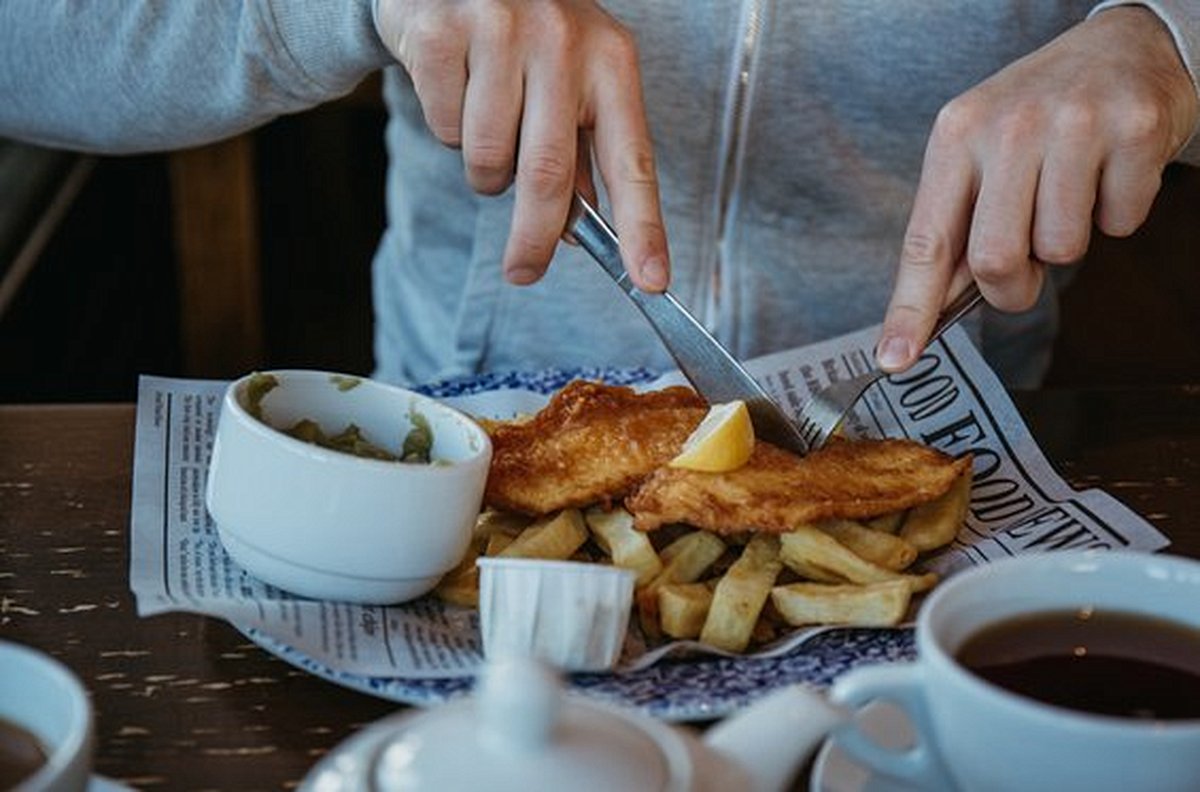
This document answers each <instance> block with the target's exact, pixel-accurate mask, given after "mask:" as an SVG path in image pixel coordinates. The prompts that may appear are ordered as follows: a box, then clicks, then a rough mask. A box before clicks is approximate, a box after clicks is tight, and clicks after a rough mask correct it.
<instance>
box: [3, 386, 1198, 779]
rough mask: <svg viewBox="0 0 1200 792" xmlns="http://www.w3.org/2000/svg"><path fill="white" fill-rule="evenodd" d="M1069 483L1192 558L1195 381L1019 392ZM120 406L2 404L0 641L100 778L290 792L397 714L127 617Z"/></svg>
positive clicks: (215, 631)
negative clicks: (91, 729)
mask: <svg viewBox="0 0 1200 792" xmlns="http://www.w3.org/2000/svg"><path fill="white" fill-rule="evenodd" d="M1014 398H1015V400H1016V401H1017V404H1018V407H1019V408H1020V409H1021V411H1022V413H1023V414H1024V415H1025V416H1026V419H1027V421H1028V422H1029V424H1030V427H1031V429H1032V431H1033V434H1034V437H1036V438H1038V440H1039V442H1040V444H1041V446H1042V449H1043V450H1044V451H1045V453H1046V455H1047V457H1048V458H1049V459H1050V461H1051V462H1052V463H1053V464H1054V465H1055V467H1056V468H1057V469H1058V470H1059V471H1060V472H1061V473H1062V474H1063V476H1064V478H1066V480H1067V481H1068V482H1070V483H1071V484H1072V485H1074V486H1076V487H1081V488H1082V487H1100V488H1102V489H1105V490H1106V491H1108V492H1109V493H1110V494H1112V495H1114V496H1115V497H1117V498H1118V499H1120V500H1122V501H1124V502H1125V503H1126V504H1127V505H1128V506H1130V507H1131V508H1132V509H1133V510H1134V511H1136V512H1138V513H1139V514H1141V515H1143V516H1144V517H1145V518H1146V519H1147V520H1148V521H1149V522H1151V523H1152V524H1154V525H1155V526H1156V527H1157V528H1158V529H1159V530H1161V531H1162V532H1163V533H1164V534H1166V535H1167V536H1168V537H1170V538H1171V540H1172V545H1171V547H1170V548H1168V552H1172V553H1178V554H1181V555H1189V556H1193V557H1200V518H1198V517H1197V515H1200V387H1189V388H1170V389H1139V390H1088V391H1043V392H1036V393H1025V394H1016V396H1015V397H1014ZM133 427H134V408H133V406H132V405H30V406H0V637H3V638H6V639H10V640H16V641H20V642H23V643H27V644H30V645H32V646H36V647H39V648H41V649H43V650H46V651H48V652H50V653H51V654H53V655H55V656H56V657H58V658H59V659H61V660H62V661H64V662H65V663H66V664H67V665H68V666H70V667H71V668H72V669H74V670H75V671H76V672H77V673H78V674H79V675H80V676H81V677H82V679H83V680H84V683H85V684H86V685H87V687H88V689H89V690H90V691H91V694H92V697H93V701H94V703H95V708H96V718H97V731H98V739H99V742H98V746H97V753H96V758H95V769H96V772H97V773H100V774H103V775H106V776H109V777H111V778H114V779H117V780H120V781H123V782H125V783H127V784H129V785H131V786H133V787H136V788H138V789H208V790H221V789H229V790H233V789H237V790H244V789H288V788H293V787H295V786H296V784H298V783H299V781H300V779H302V778H303V777H304V775H305V774H306V773H307V772H308V770H309V769H310V768H311V766H312V765H313V763H315V762H316V761H317V760H318V759H319V758H320V757H321V756H322V755H323V754H324V753H325V752H326V751H328V750H329V749H330V748H332V747H333V746H335V745H337V744H338V743H339V742H341V741H342V740H343V739H345V738H346V737H348V736H349V735H350V734H352V733H353V732H354V731H356V730H357V729H359V728H360V727H361V726H363V725H364V724H367V723H369V722H371V721H374V720H376V719H378V718H380V717H383V716H384V715H386V714H388V713H391V712H394V711H395V710H397V709H398V708H399V705H397V704H394V703H392V702H387V701H383V700H379V699H375V698H372V697H370V696H367V695H365V694H361V693H357V692H354V691H351V690H348V689H345V688H342V687H340V686H337V685H334V684H332V683H330V682H326V681H324V680H321V679H318V678H316V677H314V676H311V675H309V674H307V673H305V672H303V671H300V670H298V669H296V668H294V667H293V666H291V665H288V664H287V663H284V662H283V661H281V660H278V659H277V658H275V657H274V656H272V655H270V654H268V653H266V652H265V651H263V650H261V649H260V648H258V647H257V646H256V645H254V644H252V643H250V642H249V641H248V640H247V639H246V638H245V637H243V636H242V635H241V634H240V633H239V632H237V631H236V630H234V629H233V628H232V627H230V626H229V625H228V624H226V623H225V622H222V621H220V620H218V619H214V618H208V617H202V616H193V615H188V614H167V615H160V616H153V617H149V618H139V617H138V616H137V613H136V609H135V605H134V600H133V595H132V594H131V593H130V591H129V584H128V581H129V571H128V565H129V540H128V536H129V519H130V486H131V480H132V470H131V468H132V460H133V432H134V428H133Z"/></svg>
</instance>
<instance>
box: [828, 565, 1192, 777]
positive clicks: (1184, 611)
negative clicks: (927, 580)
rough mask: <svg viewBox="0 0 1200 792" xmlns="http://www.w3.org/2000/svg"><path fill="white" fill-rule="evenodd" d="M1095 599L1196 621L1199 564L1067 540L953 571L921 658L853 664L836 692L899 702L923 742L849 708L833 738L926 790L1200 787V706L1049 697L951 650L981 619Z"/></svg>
mask: <svg viewBox="0 0 1200 792" xmlns="http://www.w3.org/2000/svg"><path fill="white" fill-rule="evenodd" d="M1086 608H1094V609H1095V611H1096V612H1117V611H1119V612H1123V613H1132V614H1142V615H1147V616H1152V617H1157V618H1160V619H1166V620H1169V621H1173V622H1177V623H1180V624H1183V625H1188V626H1190V627H1194V628H1196V629H1197V630H1200V563H1197V562H1195V561H1191V560H1188V559H1184V558H1180V557H1176V556H1169V555H1152V554H1148V553H1135V552H1126V551H1109V552H1076V551H1061V552H1052V553H1047V554H1044V555H1035V556H1023V557H1019V558H1013V559H1007V560H1003V561H998V562H994V563H991V564H987V565H984V566H981V567H979V568H976V569H972V570H970V571H968V572H963V573H961V574H959V575H957V576H955V577H954V578H952V579H950V580H948V581H947V582H945V583H943V584H942V585H941V586H940V587H939V588H938V589H937V590H935V592H934V593H933V595H932V596H931V597H930V598H929V600H928V601H926V602H925V604H924V606H923V607H922V609H921V611H920V613H919V615H918V617H917V656H918V659H917V660H916V662H913V663H905V664H898V665H890V666H883V665H881V666H870V667H865V668H860V669H857V670H854V671H851V672H849V673H848V674H846V675H844V676H843V677H841V678H840V679H839V680H838V681H837V682H836V683H835V685H834V686H833V689H832V691H831V697H832V698H833V700H834V701H836V702H838V703H840V704H842V705H845V706H847V707H849V708H851V709H855V708H858V707H861V706H864V705H866V704H867V703H868V702H870V701H873V700H877V699H878V700H885V701H889V702H892V703H894V704H896V705H898V706H900V707H901V708H902V709H903V710H904V711H905V712H906V714H907V715H908V717H909V719H910V721H911V722H912V724H913V728H914V731H915V732H916V744H915V745H914V746H912V747H911V748H908V749H905V750H899V751H894V750H889V749H887V748H884V747H883V746H881V745H879V744H878V743H876V742H874V741H872V740H871V739H870V738H869V737H867V736H866V735H865V734H864V733H863V732H862V731H861V730H860V729H859V728H858V726H857V725H856V724H855V722H854V720H849V721H848V722H847V723H845V724H844V725H843V726H842V727H841V728H840V729H839V731H837V732H836V733H835V735H834V739H835V741H836V743H837V745H838V747H840V748H841V749H842V750H843V751H844V752H845V753H847V754H849V755H850V756H851V757H853V758H854V760H855V761H857V762H858V763H860V764H862V765H863V766H864V767H868V768H870V769H871V770H872V771H873V772H875V773H877V774H880V775H884V776H890V777H894V778H899V779H903V780H906V781H908V782H910V783H912V784H913V785H914V786H915V787H917V788H920V789H954V788H958V789H969V790H1036V789H1047V790H1049V789H1054V790H1066V789H1086V790H1089V792H1099V791H1101V790H1131V789H1139V790H1141V789H1145V790H1156V791H1157V792H1164V791H1166V790H1181V791H1182V790H1196V789H1200V719H1196V720H1191V719H1187V720H1143V719H1138V718H1127V717H1118V716H1110V715H1097V714H1092V713H1088V712H1084V711H1082V710H1075V709H1066V708H1063V707H1060V706H1052V705H1050V704H1045V703H1042V702H1041V701H1037V700H1035V699H1032V698H1029V697H1026V696H1023V695H1018V694H1016V693H1013V692H1010V691H1009V690H1007V689H1005V688H1003V687H1000V686H999V685H996V684H993V683H991V682H989V681H986V680H984V679H983V678H982V677H980V676H978V675H976V674H975V673H974V672H972V671H970V670H968V669H967V668H965V667H964V666H963V665H962V664H961V663H960V662H959V661H957V660H956V659H955V655H956V653H958V652H959V650H960V649H961V647H962V646H963V644H964V642H965V641H966V640H967V639H968V638H970V637H972V636H975V635H977V634H978V633H979V631H980V630H981V629H983V628H985V627H988V626H991V625H995V624H997V623H999V622H1003V621H1006V620H1009V619H1011V618H1014V617H1019V616H1022V615H1028V614H1034V613H1042V612H1049V611H1070V610H1076V609H1086ZM1113 684H1114V685H1120V684H1121V680H1120V679H1114V680H1113Z"/></svg>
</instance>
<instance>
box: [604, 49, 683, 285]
mask: <svg viewBox="0 0 1200 792" xmlns="http://www.w3.org/2000/svg"><path fill="white" fill-rule="evenodd" d="M623 41H624V42H625V43H624V44H623V48H622V49H620V50H619V51H618V52H617V53H615V57H616V58H617V59H618V61H619V62H618V64H617V65H615V66H613V65H611V64H605V63H604V61H603V60H601V61H600V62H599V63H598V64H597V66H598V68H597V70H596V72H595V73H596V74H597V75H598V77H597V79H596V82H595V84H594V85H593V89H592V97H593V99H592V101H593V108H592V113H593V114H594V116H595V121H594V130H593V135H592V143H593V146H594V149H595V152H596V162H597V165H598V166H599V169H600V176H601V178H602V179H603V180H604V185H605V187H606V188H607V190H608V197H609V201H610V202H611V204H612V214H613V224H614V225H615V226H616V231H617V236H618V237H619V238H620V240H621V258H622V259H623V260H624V262H625V269H627V270H628V271H629V275H630V277H631V278H632V279H633V282H634V283H635V284H636V285H637V286H638V288H640V289H643V290H645V291H653V292H658V291H662V290H664V289H666V288H667V284H668V283H669V282H670V279H671V265H670V255H669V254H668V252H667V234H666V230H665V225H664V223H663V218H662V206H661V203H660V200H659V194H658V175H657V171H656V170H655V166H654V146H653V144H652V142H651V140H650V129H649V126H648V125H647V123H646V109H645V103H644V100H643V97H642V85H641V80H640V79H639V78H638V68H637V52H636V49H635V48H634V47H633V44H632V40H631V39H624V40H623ZM631 74H632V75H633V79H629V76H630V75H631Z"/></svg>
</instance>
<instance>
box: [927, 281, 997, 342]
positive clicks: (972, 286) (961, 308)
mask: <svg viewBox="0 0 1200 792" xmlns="http://www.w3.org/2000/svg"><path fill="white" fill-rule="evenodd" d="M982 299H983V295H982V294H980V293H979V284H977V283H975V281H971V282H970V283H968V284H967V287H966V288H965V289H963V290H962V291H961V292H959V293H958V296H957V297H955V298H954V299H953V300H951V301H950V304H949V305H947V306H946V307H945V308H944V309H943V310H942V312H941V313H940V314H938V320H937V324H935V325H934V326H933V330H932V331H930V333H929V340H928V341H926V342H925V346H929V345H930V344H932V343H933V342H934V341H936V340H937V339H938V338H939V337H941V335H942V333H944V332H946V329H947V328H948V327H950V325H952V324H954V323H955V322H957V321H958V320H959V319H962V318H963V317H964V316H966V315H967V314H968V313H970V311H971V309H972V308H974V307H975V306H976V305H978V304H979V301H980V300H982Z"/></svg>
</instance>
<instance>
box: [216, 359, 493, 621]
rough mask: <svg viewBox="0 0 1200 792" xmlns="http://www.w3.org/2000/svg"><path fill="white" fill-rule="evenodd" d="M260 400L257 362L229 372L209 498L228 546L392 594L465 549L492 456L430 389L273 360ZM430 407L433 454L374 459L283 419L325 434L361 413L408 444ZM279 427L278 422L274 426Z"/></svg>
mask: <svg viewBox="0 0 1200 792" xmlns="http://www.w3.org/2000/svg"><path fill="white" fill-rule="evenodd" d="M263 374H265V375H269V376H271V377H273V378H274V379H275V380H276V381H277V383H278V384H277V385H276V386H275V387H274V388H272V389H270V390H269V391H268V392H267V393H266V395H265V396H263V397H262V399H261V400H260V401H259V402H258V404H259V408H260V410H261V416H262V417H261V419H260V418H258V417H255V415H254V414H253V412H254V405H253V404H252V401H253V399H252V397H251V395H250V393H251V388H250V386H251V383H252V382H256V380H255V377H258V376H262V375H248V376H246V377H243V378H241V379H239V380H237V381H236V382H234V383H233V384H231V385H230V386H229V389H228V390H227V391H226V393H225V398H224V401H223V402H222V404H221V415H220V419H219V422H218V425H217V433H216V440H215V442H214V445H213V452H212V461H211V464H210V466H209V473H208V485H207V504H208V510H209V513H210V514H211V515H212V517H213V520H214V521H215V522H216V525H217V531H218V534H219V535H220V537H221V542H222V543H223V544H224V546H225V549H226V551H227V552H228V553H229V555H230V556H232V558H233V560H234V561H236V562H237V563H238V564H240V565H241V566H242V567H243V568H245V569H246V570H247V571H248V572H250V573H251V574H253V575H254V576H256V577H258V578H259V579H261V580H263V581H265V582H267V583H270V584H273V585H275V586H278V587H279V588H281V589H284V590H286V591H290V592H292V593H294V594H299V595H302V596H306V597H313V598H317V599H326V600H338V601H343V602H358V603H369V604H392V603H397V602H403V601H405V600H410V599H413V598H415V597H418V596H420V595H422V594H424V593H426V592H427V591H429V590H430V589H431V588H433V587H434V586H435V585H436V584H437V582H438V580H439V579H441V577H442V576H443V575H444V574H445V573H446V572H448V571H449V570H450V569H452V568H453V567H454V566H455V565H456V564H458V563H459V561H460V560H461V559H462V557H463V554H464V552H465V551H466V548H467V545H468V543H469V541H470V538H471V528H472V526H473V525H474V523H475V518H476V516H477V515H478V513H479V507H480V503H481V501H482V499H483V488H484V484H485V482H486V480H487V473H488V466H489V464H490V462H491V456H492V446H491V441H490V440H489V439H488V436H487V433H486V432H485V431H484V430H483V429H482V428H481V427H480V426H479V425H478V424H476V423H475V422H474V421H472V420H471V419H470V418H468V417H467V416H465V415H463V414H462V413H460V412H458V411H457V410H454V409H452V408H450V407H448V406H446V405H444V404H442V403H440V402H438V401H437V400H435V399H432V398H430V397H427V396H423V395H421V394H418V393H414V392H412V391H408V390H404V389H403V388H398V387H394V386H391V385H385V384H383V383H380V382H375V381H373V380H368V379H361V378H356V377H348V376H346V375H341V374H331V373H328V372H322V371H270V372H264V373H263ZM411 414H419V415H421V416H423V417H424V418H425V419H426V421H428V423H429V426H430V428H431V430H432V434H433V448H432V457H433V459H434V462H433V463H432V464H420V463H404V462H394V461H385V460H379V459H369V458H364V457H360V456H355V455H353V454H349V453H345V452H342V451H336V450H332V449H328V448H324V447H321V446H318V445H316V444H313V443H309V442H305V441H303V440H298V439H296V438H293V437H291V436H290V435H288V434H286V433H285V432H284V431H283V430H284V429H286V428H288V427H291V426H292V425H293V424H295V423H296V422H297V421H299V420H302V419H309V420H312V421H315V422H317V423H318V424H320V426H321V428H322V430H323V431H324V432H325V434H327V435H334V434H337V433H338V432H341V431H342V430H344V429H345V428H346V426H347V425H348V424H351V423H353V424H355V425H356V426H358V427H359V428H360V429H361V430H362V432H363V434H364V435H365V436H366V437H367V438H368V439H369V440H370V441H372V442H373V443H374V444H375V445H377V446H380V447H383V448H386V449H387V450H389V451H391V452H392V453H394V454H397V455H398V454H399V452H400V448H401V444H402V443H403V439H404V437H405V435H406V434H407V433H408V431H409V429H411V428H412V426H413V424H412V421H411V419H410V415H411ZM276 427H278V428H276Z"/></svg>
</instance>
